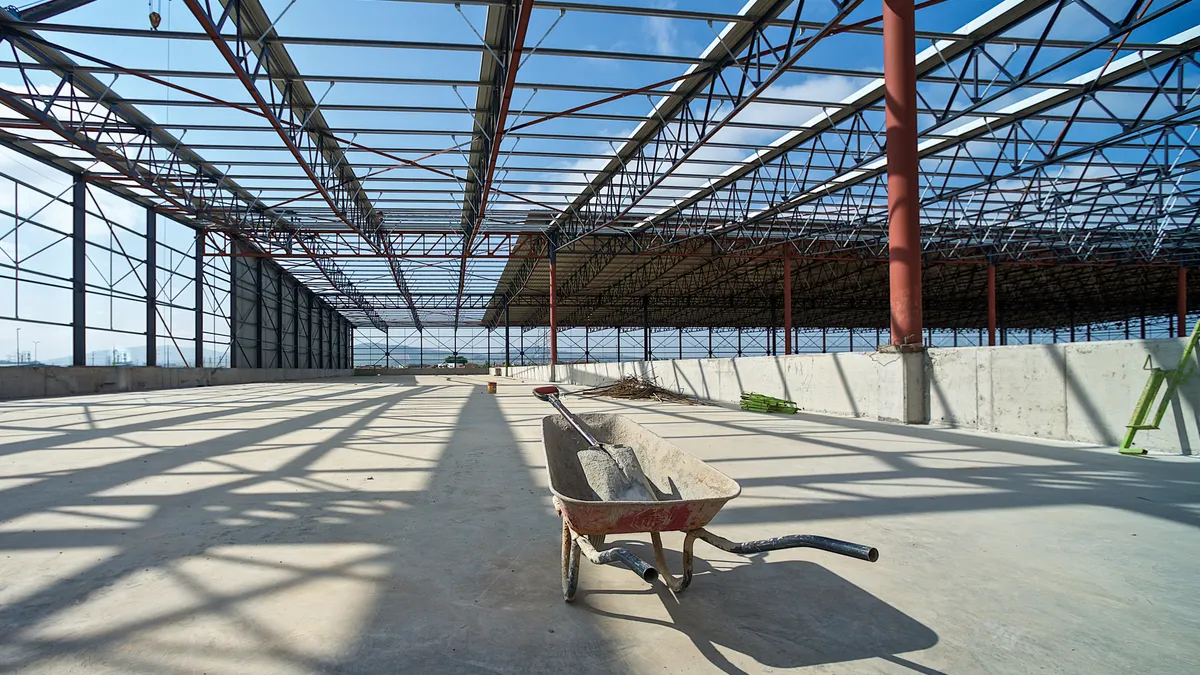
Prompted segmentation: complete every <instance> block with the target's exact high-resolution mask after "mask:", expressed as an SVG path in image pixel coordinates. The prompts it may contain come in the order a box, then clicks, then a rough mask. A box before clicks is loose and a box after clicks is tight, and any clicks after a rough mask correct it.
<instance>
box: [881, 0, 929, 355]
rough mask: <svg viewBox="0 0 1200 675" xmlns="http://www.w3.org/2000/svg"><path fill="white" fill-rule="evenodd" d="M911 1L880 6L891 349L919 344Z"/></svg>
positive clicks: (918, 231) (899, 0)
mask: <svg viewBox="0 0 1200 675" xmlns="http://www.w3.org/2000/svg"><path fill="white" fill-rule="evenodd" d="M914 21H915V17H914V8H913V0H883V79H884V89H885V90H886V97H885V98H886V104H885V110H886V119H887V166H888V169H887V171H888V259H889V264H888V279H889V282H890V296H891V324H892V344H894V345H903V344H910V345H913V344H915V345H919V344H921V221H920V212H919V208H918V203H917V200H918V190H919V181H920V178H919V175H918V171H919V162H918V159H917V74H916V33H915V26H914Z"/></svg>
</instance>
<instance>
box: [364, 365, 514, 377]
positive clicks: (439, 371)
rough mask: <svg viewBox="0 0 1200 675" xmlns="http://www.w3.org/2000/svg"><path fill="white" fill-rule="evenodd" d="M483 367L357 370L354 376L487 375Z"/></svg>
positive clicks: (487, 371) (486, 370)
mask: <svg viewBox="0 0 1200 675" xmlns="http://www.w3.org/2000/svg"><path fill="white" fill-rule="evenodd" d="M489 372H491V371H489V370H488V369H487V368H484V367H483V366H460V367H458V368H428V367H427V368H355V369H354V374H355V375H361V376H370V375H487V374H488V373H489Z"/></svg>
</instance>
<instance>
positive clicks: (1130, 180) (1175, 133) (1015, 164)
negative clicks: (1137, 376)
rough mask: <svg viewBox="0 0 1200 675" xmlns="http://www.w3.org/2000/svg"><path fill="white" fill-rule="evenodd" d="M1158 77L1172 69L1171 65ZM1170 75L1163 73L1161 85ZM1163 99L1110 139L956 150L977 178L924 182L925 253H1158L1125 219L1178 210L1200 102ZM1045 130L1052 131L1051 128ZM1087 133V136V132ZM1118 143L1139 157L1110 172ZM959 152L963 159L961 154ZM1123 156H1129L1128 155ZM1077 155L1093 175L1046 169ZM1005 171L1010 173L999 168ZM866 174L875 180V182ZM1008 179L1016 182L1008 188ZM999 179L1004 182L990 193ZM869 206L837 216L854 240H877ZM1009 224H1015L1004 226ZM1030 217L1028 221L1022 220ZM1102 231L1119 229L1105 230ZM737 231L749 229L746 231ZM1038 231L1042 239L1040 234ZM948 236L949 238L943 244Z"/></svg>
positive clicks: (1184, 197) (1186, 188)
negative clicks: (1113, 245) (1104, 248)
mask: <svg viewBox="0 0 1200 675" xmlns="http://www.w3.org/2000/svg"><path fill="white" fill-rule="evenodd" d="M1181 63H1184V61H1176V62H1175V65H1180V64H1181ZM1186 63H1191V62H1190V61H1186ZM1167 75H1168V76H1169V75H1171V71H1170V70H1168V73H1167ZM1174 79H1175V78H1174V77H1164V78H1163V80H1164V81H1167V80H1174ZM1166 98H1168V99H1171V100H1175V101H1176V102H1175V103H1174V104H1173V107H1174V108H1175V109H1176V110H1177V111H1178V112H1176V113H1173V114H1171V115H1167V116H1164V117H1161V118H1159V119H1156V120H1147V119H1142V118H1141V117H1140V116H1138V117H1137V118H1135V119H1133V120H1122V121H1121V124H1122V126H1121V127H1118V131H1117V133H1116V134H1115V135H1113V136H1110V137H1108V138H1106V139H1100V140H1096V141H1094V142H1093V144H1092V145H1090V146H1086V147H1081V148H1078V149H1075V150H1072V151H1070V152H1066V153H1060V154H1052V153H1051V151H1050V150H1047V148H1046V146H1050V145H1051V143H1050V141H1049V139H1047V140H1046V141H1045V142H1044V143H1043V142H1041V141H1039V139H1038V137H1037V133H1038V130H1030V133H1026V134H1022V137H1023V139H1024V140H1025V143H1026V147H1027V148H1029V149H1028V150H1026V151H1025V152H1024V154H1023V155H1022V156H1021V157H1020V158H1018V159H1013V158H1012V155H1011V153H1010V152H1009V150H1008V146H1009V144H1010V142H1011V141H1013V139H1014V138H1015V136H1016V134H1014V133H1010V134H1009V135H1008V136H1006V137H1005V139H1004V141H1003V142H1002V143H1001V144H1000V147H999V148H998V149H997V150H996V151H995V152H992V153H988V154H987V155H986V156H980V157H976V156H975V153H972V152H971V151H970V150H969V149H968V148H967V147H965V146H960V147H958V148H956V150H955V152H956V156H955V158H954V161H955V162H959V161H961V162H964V163H969V164H970V165H972V166H974V167H976V168H977V169H978V174H979V175H980V176H982V177H983V178H982V179H980V180H977V181H972V182H970V183H963V182H961V181H957V182H956V184H955V185H954V186H936V185H930V186H929V187H928V189H927V190H926V193H927V195H929V193H931V192H933V193H934V194H932V195H930V196H927V197H926V199H925V200H924V201H923V203H924V204H925V207H924V208H925V211H926V213H927V214H929V213H930V211H931V210H933V207H936V210H937V212H936V213H934V214H933V215H931V216H928V217H927V218H926V226H925V236H926V237H927V249H928V254H955V253H956V250H955V249H956V248H961V247H962V246H964V245H969V246H978V245H979V244H981V243H987V242H993V243H995V245H997V246H998V247H999V248H998V249H997V250H998V251H1004V250H1005V249H1006V248H1008V245H1007V244H1006V243H1005V242H1004V241H1002V240H1003V239H1006V240H1008V242H1010V243H1014V244H1018V245H1020V246H1029V244H1030V242H1031V241H1039V240H1040V241H1041V242H1042V243H1043V244H1044V245H1051V244H1054V243H1055V242H1057V243H1059V244H1064V245H1066V244H1072V243H1073V245H1075V246H1077V247H1080V249H1081V250H1080V251H1077V253H1079V254H1082V250H1083V249H1092V248H1095V247H1096V242H1095V241H1093V240H1098V241H1099V243H1100V244H1106V243H1107V241H1108V240H1106V239H1103V237H1111V236H1122V237H1125V240H1126V243H1125V246H1126V247H1128V250H1127V251H1126V253H1127V254H1128V255H1134V256H1135V257H1143V256H1146V255H1157V254H1158V250H1155V251H1139V250H1138V248H1137V244H1138V242H1139V241H1140V242H1142V243H1143V244H1145V243H1147V239H1149V240H1150V241H1157V240H1158V238H1159V237H1160V236H1161V234H1160V231H1159V229H1155V230H1154V231H1152V232H1149V233H1147V232H1136V231H1130V230H1129V228H1130V226H1131V225H1133V224H1134V222H1135V221H1134V220H1131V218H1134V217H1136V216H1138V215H1139V214H1141V213H1142V212H1143V211H1146V210H1147V209H1150V207H1151V206H1154V208H1153V209H1150V211H1151V212H1153V213H1156V214H1159V215H1167V214H1168V213H1170V212H1175V213H1187V209H1186V207H1187V206H1188V205H1190V203H1191V202H1190V197H1191V195H1193V194H1194V193H1195V185H1194V182H1195V178H1194V175H1195V173H1196V164H1197V161H1198V160H1200V153H1198V151H1197V148H1196V146H1195V145H1194V144H1193V143H1192V142H1191V141H1192V139H1193V138H1194V137H1195V136H1196V134H1197V129H1196V127H1197V121H1198V120H1200V117H1198V116H1197V114H1196V113H1197V107H1198V105H1197V104H1198V103H1200V101H1198V100H1197V99H1196V97H1195V96H1192V97H1191V98H1190V99H1189V98H1182V97H1180V98H1176V96H1175V95H1174V94H1173V93H1171V95H1170V96H1167V97H1166ZM1151 103H1153V100H1151V101H1148V102H1147V105H1146V106H1144V107H1143V111H1145V110H1148V109H1149V108H1150V104H1151ZM1020 127H1021V123H1017V124H1016V125H1014V127H1012V128H1011V129H1010V132H1011V131H1016V130H1017V129H1019V128H1020ZM1048 133H1051V134H1053V133H1059V131H1058V130H1057V129H1050V130H1048ZM1090 135H1091V136H1092V137H1094V136H1095V134H1094V133H1091V134H1090ZM1117 145H1120V146H1122V147H1126V148H1129V149H1133V148H1138V146H1140V148H1139V151H1138V154H1139V155H1140V157H1141V160H1140V161H1139V162H1134V161H1127V162H1126V163H1124V164H1123V165H1121V170H1116V169H1114V164H1112V163H1109V162H1106V161H1105V160H1106V159H1107V156H1108V154H1109V152H1110V151H1111V148H1112V147H1114V146H1117ZM1130 151H1131V150H1130ZM959 154H961V155H964V157H961V158H960V157H959V156H958V155H959ZM1126 155H1127V156H1129V157H1130V159H1131V160H1132V159H1133V156H1132V155H1130V154H1129V152H1126ZM1076 157H1083V158H1085V159H1086V161H1083V162H1080V163H1077V164H1076V166H1079V167H1080V173H1081V174H1086V173H1087V172H1089V171H1090V170H1092V169H1098V170H1099V171H1098V173H1097V174H1096V176H1095V177H1090V178H1089V177H1086V175H1081V176H1078V177H1069V176H1068V177H1064V176H1062V175H1061V172H1062V169H1061V168H1060V169H1059V174H1060V175H1053V172H1052V171H1051V169H1053V168H1054V167H1055V166H1059V165H1058V163H1059V162H1060V161H1061V160H1063V159H1072V158H1076ZM1160 158H1162V159H1160ZM1008 167H1012V169H1011V170H1009V171H1004V170H1002V169H1004V168H1008ZM1030 174H1032V175H1030ZM875 180H876V182H877V183H878V181H880V180H881V179H878V178H877V179H875ZM1014 184H1019V185H1020V187H1019V188H1014V187H1012V186H1013V185H1014ZM1000 185H1008V186H1009V187H1007V188H1006V189H999V188H998V186H1000ZM876 187H878V185H877V186H876ZM938 188H942V189H940V190H939V189H938ZM1164 189H1165V190H1166V192H1164V191H1163V190H1164ZM1013 193H1015V197H1010V196H1009V195H1010V194H1013ZM1168 197H1174V199H1173V202H1174V203H1173V204H1172V205H1166V204H1163V203H1161V202H1163V201H1164V200H1165V199H1166V198H1168ZM877 206H878V205H874V204H873V205H871V207H869V208H860V210H861V211H864V212H865V213H864V215H863V216H862V217H859V218H853V219H847V220H846V221H845V222H846V225H847V226H848V227H849V228H852V229H853V231H854V233H855V234H856V235H857V236H858V237H859V238H861V239H864V240H870V241H872V242H873V244H874V245H875V246H876V247H878V246H880V245H881V243H882V242H881V239H880V238H881V237H882V230H881V227H882V223H883V221H884V218H885V216H884V214H882V213H881V212H880V211H879V209H878V208H876V207H877ZM1026 211H1028V213H1025V212H1026ZM1073 217H1079V220H1078V222H1071V220H1072V218H1073ZM1188 218H1189V219H1190V216H1188ZM1014 220H1017V221H1019V222H1018V223H1013V221H1014ZM1038 220H1040V221H1041V222H1044V223H1046V224H1047V225H1051V226H1052V227H1045V226H1043V227H1042V228H1041V230H1039V229H1038V228H1037V226H1036V221H1038ZM989 221H990V222H989ZM1031 221H1034V224H1032V225H1031V224H1030V222H1031ZM789 225H790V226H791V227H792V229H791V230H790V231H788V237H790V238H793V239H796V238H798V237H808V238H810V241H812V238H813V237H818V236H820V232H819V230H827V228H826V227H825V226H819V227H818V228H808V229H807V230H806V229H805V227H804V226H801V227H800V228H795V225H796V224H795V223H790V224H789ZM1064 225H1065V226H1066V227H1064ZM1111 228H1120V229H1119V230H1115V231H1113V232H1107V231H1106V229H1111ZM740 231H741V232H743V233H745V234H749V233H748V232H747V230H746V229H743V230H740ZM849 231H850V230H847V232H848V233H849ZM1043 232H1045V233H1048V234H1049V235H1050V236H1049V237H1048V238H1047V237H1045V236H1044V235H1043ZM778 241H780V237H777V236H766V237H763V241H762V242H760V244H763V245H765V244H767V243H771V242H774V243H777V242H778ZM955 241H957V242H958V243H957V244H956V245H953V246H952V245H951V244H953V243H954V242H955ZM1159 248H1160V247H1159ZM801 250H803V249H801ZM1018 253H1019V251H1018Z"/></svg>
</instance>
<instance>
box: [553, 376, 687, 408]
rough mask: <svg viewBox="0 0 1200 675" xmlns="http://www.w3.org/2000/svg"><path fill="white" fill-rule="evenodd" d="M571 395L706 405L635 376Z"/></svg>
mask: <svg viewBox="0 0 1200 675" xmlns="http://www.w3.org/2000/svg"><path fill="white" fill-rule="evenodd" d="M571 395H572V396H607V397H609V398H623V399H630V400H638V401H662V402H670V403H683V404H685V405H708V404H707V403H705V402H703V401H699V400H697V399H694V398H691V397H689V396H684V395H683V394H679V393H676V392H673V391H669V390H667V389H663V388H662V387H660V386H658V385H656V384H654V383H653V382H647V381H646V380H642V379H639V378H636V377H626V378H624V379H620V380H617V381H616V382H613V383H612V384H604V385H601V386H599V387H592V388H591V389H582V390H580V391H574V392H571Z"/></svg>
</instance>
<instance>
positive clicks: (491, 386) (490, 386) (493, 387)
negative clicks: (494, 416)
mask: <svg viewBox="0 0 1200 675" xmlns="http://www.w3.org/2000/svg"><path fill="white" fill-rule="evenodd" d="M488 393H489V394H494V393H496V383H495V382H488Z"/></svg>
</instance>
